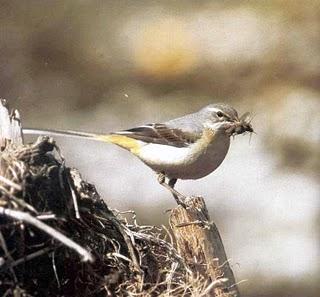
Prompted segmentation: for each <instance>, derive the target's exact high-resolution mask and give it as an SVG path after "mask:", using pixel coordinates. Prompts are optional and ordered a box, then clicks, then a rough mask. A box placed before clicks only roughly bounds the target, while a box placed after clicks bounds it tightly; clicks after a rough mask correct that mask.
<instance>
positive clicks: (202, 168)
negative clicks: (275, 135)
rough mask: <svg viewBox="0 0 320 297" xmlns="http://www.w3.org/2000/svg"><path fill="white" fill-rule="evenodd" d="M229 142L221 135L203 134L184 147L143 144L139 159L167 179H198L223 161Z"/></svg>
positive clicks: (205, 132) (206, 132)
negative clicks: (163, 174) (162, 173)
mask: <svg viewBox="0 0 320 297" xmlns="http://www.w3.org/2000/svg"><path fill="white" fill-rule="evenodd" d="M229 145H230V139H229V137H228V136H227V135H225V134H222V133H213V132H212V131H211V130H209V129H208V130H205V131H204V132H203V134H202V137H201V138H200V139H199V140H198V141H196V142H195V143H193V144H191V145H190V146H188V147H182V148H180V147H173V146H168V145H161V144H147V145H145V146H143V147H142V148H141V150H140V152H139V158H140V159H141V160H142V161H143V162H145V163H146V164H147V165H148V166H150V167H151V168H152V169H154V170H155V171H157V172H164V173H165V174H166V175H167V176H169V177H170V178H179V179H198V178H201V177H203V176H206V175H208V174H209V173H211V172H212V171H214V170H215V169H216V168H217V167H218V166H219V165H220V164H221V163H222V161H223V160H224V158H225V156H226V154H227V152H228V149H229Z"/></svg>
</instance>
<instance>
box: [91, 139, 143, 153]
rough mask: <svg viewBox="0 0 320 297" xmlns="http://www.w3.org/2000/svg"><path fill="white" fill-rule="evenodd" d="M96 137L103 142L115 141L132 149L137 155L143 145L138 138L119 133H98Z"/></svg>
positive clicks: (123, 146) (125, 147) (127, 148)
mask: <svg viewBox="0 0 320 297" xmlns="http://www.w3.org/2000/svg"><path fill="white" fill-rule="evenodd" d="M95 138H96V139H97V140H100V141H103V142H110V143H114V144H116V145H118V146H121V147H122V148H124V149H126V150H128V151H130V152H131V153H133V154H135V155H137V154H138V153H139V150H140V147H141V145H140V143H139V141H138V140H135V139H133V138H130V137H127V136H124V135H117V134H108V135H97V136H96V137H95Z"/></svg>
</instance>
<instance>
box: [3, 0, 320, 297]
mask: <svg viewBox="0 0 320 297" xmlns="http://www.w3.org/2000/svg"><path fill="white" fill-rule="evenodd" d="M0 97H2V98H6V99H7V100H8V101H9V103H10V104H11V106H12V107H15V108H18V109H19V110H20V112H21V114H22V119H23V124H24V126H25V127H38V128H54V129H72V130H83V131H91V132H109V131H114V130H120V129H125V128H130V127H133V126H135V125H139V124H144V123H150V122H161V121H165V120H168V119H170V118H172V117H177V116H180V115H183V114H186V113H190V112H194V111H196V110H198V109H199V108H201V107H202V106H204V105H206V104H209V103H214V102H225V103H229V104H231V105H232V106H234V107H235V108H236V109H237V110H238V111H239V113H244V112H246V111H249V112H251V113H252V114H253V116H254V119H253V122H252V123H253V126H254V128H255V130H256V133H257V134H256V135H252V138H251V140H250V137H249V136H248V135H247V136H241V135H240V136H238V137H236V138H235V139H234V140H233V141H232V144H231V148H230V152H229V154H228V156H227V158H226V160H225V161H224V163H223V164H222V166H221V167H220V168H219V169H218V170H217V171H215V172H214V173H213V174H211V175H210V176H208V177H205V178H203V179H201V180H197V181H180V182H178V184H177V189H178V190H180V191H181V192H182V193H186V194H190V195H191V194H200V195H203V196H204V197H205V198H206V201H207V204H208V208H209V210H210V214H211V218H212V219H213V220H214V221H215V222H216V223H217V225H218V227H219V229H220V232H221V235H222V237H223V239H224V244H225V247H226V251H227V254H228V256H229V258H230V262H231V264H232V266H233V270H234V272H235V274H236V277H237V280H238V281H241V280H247V281H246V282H243V283H242V284H241V285H240V289H241V291H242V293H243V296H250V297H251V296H252V297H253V296H255V297H257V296H263V297H267V296H290V297H295V296H297V297H298V296H299V297H301V296H303V297H308V296H310V297H311V296H319V290H320V285H319V283H320V279H319V272H320V268H319V260H320V252H319V251H320V249H319V222H320V211H319V210H320V208H319V196H320V195H319V194H320V188H319V177H320V176H319V172H320V170H319V169H320V148H319V146H320V130H319V127H320V1H317V0H310V1H294V0H292V1H280V0H279V1H277V0H269V1H239V0H238V1H232V0H229V1H214V0H211V1H205V0H203V1H199V0H190V1H166V0H162V1H153V0H148V1H147V0H144V1H128V0H119V1H107V0H104V1H101V0H100V1H98V0H92V1H86V0H79V1H36V0H29V1H18V0H10V1H9V0H8V1H3V0H0ZM32 139H34V138H28V140H29V141H31V140H32ZM57 142H58V144H59V145H60V147H61V148H62V151H63V154H64V155H65V157H66V159H67V165H69V166H74V167H77V168H78V169H80V171H81V172H82V174H83V176H84V178H85V179H87V180H88V181H90V182H92V183H94V184H95V185H96V187H97V189H98V191H99V193H100V194H101V196H102V197H103V198H104V199H105V201H106V202H107V204H108V205H109V206H110V207H113V208H116V209H119V210H127V209H133V210H135V211H136V212H137V213H138V216H139V223H140V224H158V225H160V224H166V223H167V219H168V218H167V214H165V213H164V211H165V210H166V209H168V208H170V207H173V206H174V200H173V199H172V197H171V196H170V194H169V193H168V192H167V191H166V190H164V189H163V188H162V187H161V186H159V185H158V183H157V181H156V178H155V175H154V173H153V172H152V171H151V170H150V169H149V168H147V167H146V166H145V165H144V164H142V163H141V162H139V161H138V160H137V159H135V158H134V157H133V156H131V155H130V154H129V153H128V152H126V151H124V150H122V149H120V148H118V147H114V146H111V145H106V144H100V143H95V142H88V141H83V140H74V139H72V140H70V139H69V140H68V139H63V138H57Z"/></svg>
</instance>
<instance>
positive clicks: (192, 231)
mask: <svg viewBox="0 0 320 297" xmlns="http://www.w3.org/2000/svg"><path fill="white" fill-rule="evenodd" d="M186 205H187V208H186V209H185V208H183V207H182V206H178V207H176V208H174V209H173V210H172V211H171V214H170V225H171V228H172V230H173V233H174V236H175V239H176V242H177V247H178V251H179V253H180V255H181V256H182V257H183V258H184V259H185V261H186V263H187V265H188V266H189V268H190V269H191V270H192V271H193V272H194V273H195V274H199V275H201V276H202V277H203V278H204V279H207V280H208V284H210V283H211V288H212V289H211V290H209V291H208V294H207V296H219V297H239V296H240V293H239V290H238V287H237V285H236V282H235V278H234V275H233V272H232V270H231V268H230V265H229V262H228V259H227V256H226V253H225V250H224V247H223V243H222V240H221V237H220V234H219V231H218V229H217V227H216V225H215V224H214V223H213V222H211V221H210V218H209V214H208V210H207V207H206V205H205V202H204V199H203V198H202V197H190V198H188V199H187V201H186ZM209 286H210V285H209ZM209 288H210V287H209Z"/></svg>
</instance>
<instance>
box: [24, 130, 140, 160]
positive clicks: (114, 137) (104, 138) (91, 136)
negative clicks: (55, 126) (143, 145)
mask: <svg viewBox="0 0 320 297" xmlns="http://www.w3.org/2000/svg"><path fill="white" fill-rule="evenodd" d="M22 131H23V134H31V135H48V136H62V137H72V138H82V139H88V140H95V141H100V142H107V143H114V144H116V145H118V146H120V147H122V148H124V149H126V150H129V151H131V152H132V153H134V154H137V153H138V150H139V148H140V145H139V141H137V140H135V139H133V138H130V137H127V136H124V135H119V134H116V133H110V134H96V133H87V132H80V131H72V130H51V129H48V130H46V129H33V128H24V129H23V130H22Z"/></svg>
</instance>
